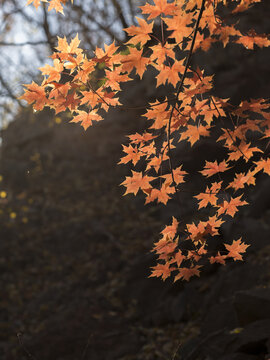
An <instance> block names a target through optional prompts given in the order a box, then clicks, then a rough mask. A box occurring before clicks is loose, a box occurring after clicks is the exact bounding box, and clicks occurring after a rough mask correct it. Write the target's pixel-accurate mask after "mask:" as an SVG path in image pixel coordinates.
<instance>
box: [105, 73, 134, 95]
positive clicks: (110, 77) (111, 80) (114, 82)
mask: <svg viewBox="0 0 270 360" xmlns="http://www.w3.org/2000/svg"><path fill="white" fill-rule="evenodd" d="M121 71H122V70H121V68H116V69H114V71H110V70H108V69H106V70H105V74H106V86H109V87H110V88H111V89H112V90H121V88H120V83H123V82H127V81H130V80H132V79H131V78H130V77H129V76H128V75H127V74H121Z"/></svg>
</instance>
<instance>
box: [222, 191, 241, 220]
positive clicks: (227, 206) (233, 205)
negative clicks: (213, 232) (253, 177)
mask: <svg viewBox="0 0 270 360" xmlns="http://www.w3.org/2000/svg"><path fill="white" fill-rule="evenodd" d="M241 197H242V195H240V196H238V197H236V198H233V197H232V198H231V200H230V201H227V200H225V201H224V202H223V203H222V204H219V209H218V216H220V215H222V214H227V215H230V216H231V217H234V215H235V213H236V212H237V211H238V206H243V205H247V204H248V203H247V202H246V201H242V200H241Z"/></svg>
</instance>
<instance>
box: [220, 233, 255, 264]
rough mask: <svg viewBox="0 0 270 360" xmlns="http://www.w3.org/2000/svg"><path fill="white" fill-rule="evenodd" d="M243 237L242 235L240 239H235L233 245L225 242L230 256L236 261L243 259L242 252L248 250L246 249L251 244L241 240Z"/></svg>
mask: <svg viewBox="0 0 270 360" xmlns="http://www.w3.org/2000/svg"><path fill="white" fill-rule="evenodd" d="M241 240H242V238H241V237H240V238H239V239H238V240H234V241H233V243H232V245H229V244H224V246H225V247H226V249H227V250H229V253H228V254H227V256H228V257H232V258H233V260H234V261H236V260H243V258H242V255H240V253H244V252H246V249H247V248H248V247H249V246H250V245H247V244H245V243H244V242H241Z"/></svg>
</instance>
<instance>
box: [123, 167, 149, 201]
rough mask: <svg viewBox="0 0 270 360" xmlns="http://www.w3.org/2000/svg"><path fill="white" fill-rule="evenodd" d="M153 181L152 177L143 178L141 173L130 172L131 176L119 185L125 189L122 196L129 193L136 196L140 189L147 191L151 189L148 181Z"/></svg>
mask: <svg viewBox="0 0 270 360" xmlns="http://www.w3.org/2000/svg"><path fill="white" fill-rule="evenodd" d="M154 179H155V178H154V177H151V176H148V175H145V176H143V174H142V172H137V171H133V170H132V176H127V177H126V180H125V181H123V182H122V183H121V184H120V185H124V186H125V187H126V188H127V190H126V192H125V194H124V195H126V194H129V193H132V194H134V195H136V194H137V192H138V191H139V190H140V189H141V190H147V189H150V188H152V186H151V185H150V181H152V180H154Z"/></svg>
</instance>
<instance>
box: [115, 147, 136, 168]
mask: <svg viewBox="0 0 270 360" xmlns="http://www.w3.org/2000/svg"><path fill="white" fill-rule="evenodd" d="M122 146H123V151H124V152H125V153H126V154H127V155H126V156H123V157H122V158H121V160H120V161H119V163H118V164H127V163H128V162H130V161H132V163H133V165H136V164H137V162H138V161H139V160H140V158H141V156H142V154H141V153H140V152H139V151H138V148H136V147H133V146H131V145H129V146H125V145H122Z"/></svg>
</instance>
